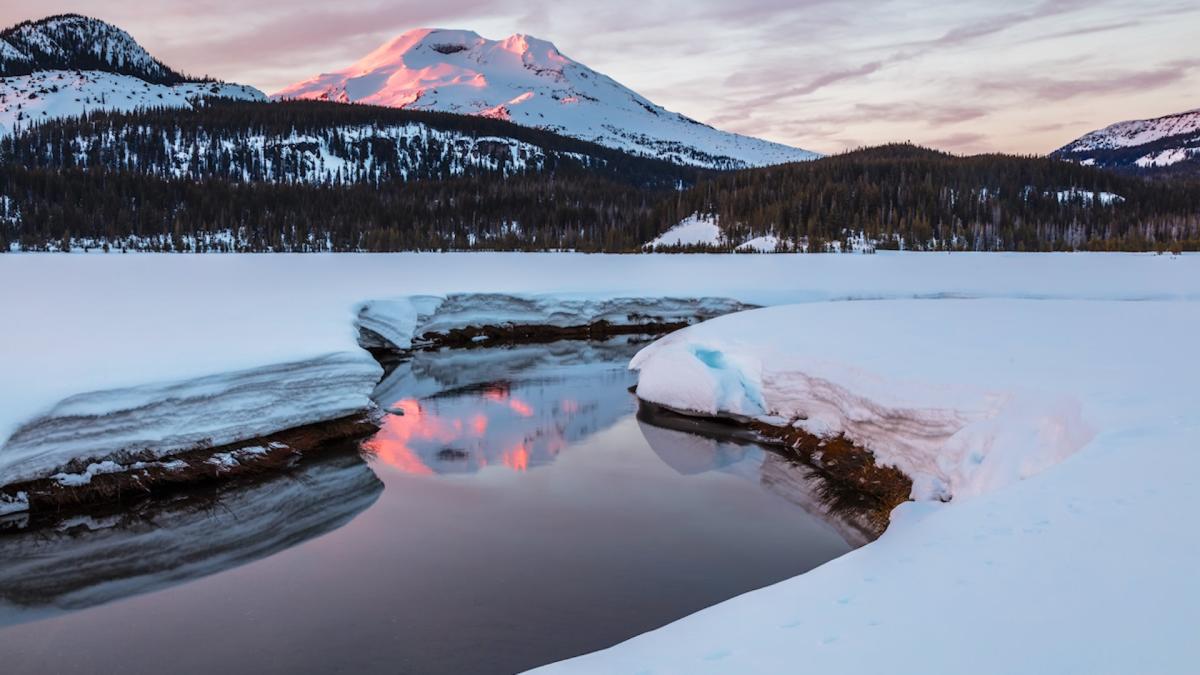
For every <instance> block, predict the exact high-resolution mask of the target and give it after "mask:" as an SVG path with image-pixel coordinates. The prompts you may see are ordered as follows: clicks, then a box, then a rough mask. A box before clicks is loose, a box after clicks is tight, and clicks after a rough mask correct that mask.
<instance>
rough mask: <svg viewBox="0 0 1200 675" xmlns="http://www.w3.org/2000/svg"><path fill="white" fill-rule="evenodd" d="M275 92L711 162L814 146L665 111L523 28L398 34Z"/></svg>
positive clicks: (772, 160)
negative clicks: (495, 36) (443, 115)
mask: <svg viewBox="0 0 1200 675" xmlns="http://www.w3.org/2000/svg"><path fill="white" fill-rule="evenodd" d="M273 98H277V99H288V98H304V99H321V100H330V101H340V102H354V103H370V104H375V105H385V106H391V107H398V108H410V109H416V110H434V111H442V112H451V113H459V114H466V115H482V116H486V117H496V118H501V119H505V120H509V121H512V122H516V123H518V124H523V125H526V126H533V127H538V128H542V129H546V130H549V131H553V132H556V133H560V134H563V135H567V136H572V137H575V138H580V139H583V140H587V141H592V142H594V143H598V144H600V145H605V146H608V147H610V148H615V149H618V150H623V151H626V152H632V153H637V154H643V155H651V156H655V157H660V158H662V159H668V160H671V161H674V162H677V163H681V164H689V165H695V166H705V167H713V168H744V167H749V166H763V165H769V164H780V163H784V162H794V161H801V160H808V159H813V158H815V157H817V156H818V155H816V154H815V153H813V152H809V151H807V150H801V149H799V148H793V147H790V146H787V145H782V144H779V143H773V142H770V141H764V140H762V139H758V138H751V137H749V136H742V135H740V134H734V133H729V132H725V131H720V130H718V129H714V128H713V127H710V126H708V125H706V124H703V123H700V122H697V121H696V120H693V119H691V118H689V117H686V116H684V115H681V114H679V113H675V112H671V111H669V110H666V109H665V108H663V107H662V106H659V105H656V104H654V103H652V102H651V101H649V100H647V99H646V98H644V97H643V96H641V95H639V94H637V93H636V92H634V91H632V90H630V89H628V88H627V87H624V86H622V85H621V84H620V83H618V82H616V81H615V80H613V79H612V78H610V77H608V76H607V75H603V74H601V73H598V72H596V71H594V70H592V69H591V68H588V67H587V66H585V65H583V64H581V63H578V62H576V61H574V60H572V59H570V58H568V57H567V56H564V55H563V53H562V52H560V51H559V50H558V48H557V47H555V46H554V45H553V44H551V43H550V42H546V41H545V40H539V39H537V38H534V37H531V36H528V35H520V34H517V35H512V36H509V37H508V38H505V39H503V40H488V39H486V38H483V37H480V36H479V35H478V34H477V33H474V32H471V31H466V30H443V29H429V28H422V29H417V30H413V31H409V32H407V33H404V34H403V35H401V36H400V37H398V38H396V39H394V40H392V41H391V42H388V43H387V44H384V45H383V46H382V47H380V48H378V49H376V50H375V51H373V52H371V53H370V54H368V55H367V56H365V57H364V58H363V59H362V60H360V61H358V62H357V63H355V64H354V65H352V66H350V67H348V68H345V69H342V70H339V71H336V72H333V73H325V74H321V75H317V76H316V77H313V78H310V79H308V80H305V81H303V82H298V83H296V84H293V85H291V86H289V87H287V88H285V89H283V90H282V91H279V92H277V93H275V94H274V95H273Z"/></svg>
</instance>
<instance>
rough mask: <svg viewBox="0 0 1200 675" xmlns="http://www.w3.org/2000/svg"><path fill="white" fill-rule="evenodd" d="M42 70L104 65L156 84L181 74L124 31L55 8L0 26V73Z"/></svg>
mask: <svg viewBox="0 0 1200 675" xmlns="http://www.w3.org/2000/svg"><path fill="white" fill-rule="evenodd" d="M43 70H95V71H104V72H109V73H116V74H119V75H133V76H135V77H138V78H141V79H143V80H146V81H147V82H154V83H159V84H173V83H177V82H184V81H186V80H187V78H186V77H184V76H183V75H181V74H180V73H178V72H176V71H174V70H171V69H170V68H168V67H167V66H165V65H164V64H163V63H162V62H161V61H159V60H158V59H156V58H154V57H153V56H151V55H150V53H149V52H147V51H146V50H145V48H143V47H142V46H141V45H140V44H138V42H137V40H134V39H133V36H131V35H130V34H129V33H126V32H125V31H123V30H121V29H120V28H118V27H116V26H114V25H112V24H111V23H108V22H106V21H102V20H100V19H96V18H93V17H89V16H83V15H81V14H56V15H54V16H48V17H46V18H43V19H37V20H33V21H24V22H21V23H19V24H17V25H15V26H11V27H9V28H6V29H4V30H3V31H0V76H3V77H10V76H14V75H28V74H31V73H34V72H37V71H43Z"/></svg>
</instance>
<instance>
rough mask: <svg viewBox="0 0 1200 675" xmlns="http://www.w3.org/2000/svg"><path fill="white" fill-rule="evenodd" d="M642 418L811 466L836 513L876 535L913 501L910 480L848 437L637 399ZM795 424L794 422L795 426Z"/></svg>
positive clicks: (826, 499)
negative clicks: (762, 448)
mask: <svg viewBox="0 0 1200 675" xmlns="http://www.w3.org/2000/svg"><path fill="white" fill-rule="evenodd" d="M638 416H639V418H640V419H644V420H646V421H647V422H649V423H651V424H656V425H659V426H664V427H667V428H670V429H675V430H678V431H687V432H690V433H696V434H700V435H707V436H712V437H717V438H723V439H728V440H733V441H735V442H745V443H757V444H760V445H763V446H765V447H767V448H769V449H771V450H774V451H775V452H778V453H779V454H781V455H783V456H784V457H785V458H786V459H788V460H791V461H793V462H796V463H797V464H799V465H801V466H803V467H806V468H808V469H809V470H810V471H811V472H812V473H814V474H815V475H816V477H817V478H819V479H820V484H821V497H822V501H823V502H824V504H825V506H826V507H827V508H828V509H829V511H830V513H832V514H842V516H843V517H844V518H848V519H849V520H850V521H852V523H851V524H852V525H854V526H855V527H858V528H859V529H862V530H864V531H865V532H868V533H869V534H871V535H872V537H873V538H874V537H878V536H879V535H881V534H883V532H884V530H886V529H887V526H888V522H889V518H890V515H891V512H892V509H894V508H896V507H897V506H899V505H900V504H902V503H904V502H906V501H909V498H910V497H909V495H910V494H911V493H912V480H911V479H910V478H909V477H908V476H906V475H904V473H902V472H901V471H900V470H899V469H896V468H895V467H890V466H881V465H880V464H878V463H877V462H876V460H875V454H874V453H873V452H871V451H870V450H868V449H866V448H863V447H860V446H857V445H855V444H854V443H852V442H850V441H849V440H848V439H846V438H845V436H835V437H831V438H822V437H819V436H814V435H812V434H810V433H808V432H806V431H803V430H801V429H798V428H796V427H794V426H792V424H791V423H788V424H786V425H773V424H767V423H765V422H761V421H758V420H753V419H750V418H746V417H742V416H734V415H703V414H698V413H695V412H692V411H686V410H678V409H675V408H672V407H670V406H664V405H661V404H658V403H653V402H650V401H646V400H644V399H642V398H638ZM794 421H795V420H792V421H791V422H794Z"/></svg>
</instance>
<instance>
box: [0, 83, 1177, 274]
mask: <svg viewBox="0 0 1200 675" xmlns="http://www.w3.org/2000/svg"><path fill="white" fill-rule="evenodd" d="M0 162H2V164H0V247H2V250H12V249H24V250H61V249H63V248H79V247H84V248H91V247H96V248H106V249H109V250H112V249H116V250H129V249H139V250H166V251H319V250H334V251H354V250H365V251H399V250H431V249H436V250H443V249H468V248H475V249H494V250H548V249H574V250H581V251H614V252H615V251H637V250H640V249H641V247H642V245H643V244H644V243H645V242H647V241H649V240H650V239H652V238H653V237H654V236H655V235H657V234H658V233H660V232H662V231H663V230H665V229H667V228H668V227H670V226H671V225H672V224H674V223H677V222H679V221H680V220H682V219H683V218H685V217H687V216H689V215H692V214H702V215H712V216H716V218H717V220H718V222H719V223H720V225H721V227H722V228H723V229H724V231H725V233H726V235H727V238H728V239H729V241H732V242H737V241H743V240H745V239H747V238H749V237H751V236H757V235H763V234H774V235H776V236H778V237H780V238H781V239H784V240H787V241H791V242H804V243H805V244H806V245H807V249H808V250H810V251H823V250H829V249H830V248H831V246H830V245H831V244H832V243H833V242H837V241H845V240H848V239H849V238H852V237H859V236H861V237H865V238H866V239H867V240H868V241H871V242H874V246H875V247H876V248H900V247H904V248H908V249H918V250H986V251H1005V250H1013V251H1057V250H1137V251H1143V250H1196V249H1198V248H1200V187H1198V184H1197V183H1196V182H1194V181H1193V180H1191V179H1179V180H1172V181H1164V180H1158V181H1147V180H1145V179H1143V178H1140V177H1137V176H1128V175H1118V174H1115V173H1110V172H1106V171H1104V170H1101V169H1095V168H1091V167H1084V166H1080V165H1078V164H1074V163H1070V162H1065V161H1061V160H1057V159H1050V158H1044V157H1018V156H1008V155H979V156H973V157H959V156H953V155H949V154H945V153H940V152H936V151H932V150H927V149H924V148H919V147H914V146H910V145H893V146H883V147H878V148H868V149H864V150H859V151H854V152H849V153H845V154H841V155H836V156H832V157H827V158H824V159H820V160H816V161H811V162H801V163H795V164H787V165H781V166H776V167H768V168H762V169H750V170H741V171H728V172H712V171H702V170H698V169H695V168H687V167H680V166H677V165H674V164H670V163H667V162H663V161H661V160H656V159H651V158H645V157H639V156H635V155H630V154H626V153H622V152H620V151H617V150H612V149H608V148H603V147H600V146H598V145H594V144H591V143H587V142H584V141H579V140H575V139H569V138H566V137H562V136H558V135H555V134H553V133H550V132H548V131H542V130H537V129H531V128H528V127H521V126H518V125H514V124H511V123H508V122H504V121H501V120H494V119H486V118H480V117H466V116H458V115H450V114H445V113H422V112H414V111H405V110H395V109H386V108H376V107H372V106H358V105H343V104H334V103H322V102H292V103H285V104H280V103H271V104H267V103H245V102H243V103H235V102H213V103H210V104H208V105H205V106H203V107H200V108H198V109H197V110H195V111H184V112H181V111H178V110H173V111H153V110H152V111H144V112H138V113H125V114H121V113H103V114H95V115H90V116H85V117H83V118H80V119H73V120H60V121H54V122H48V123H46V124H42V125H39V126H36V127H33V128H31V129H28V130H24V131H23V132H21V133H19V134H17V135H14V136H10V137H7V138H5V139H4V140H3V141H0Z"/></svg>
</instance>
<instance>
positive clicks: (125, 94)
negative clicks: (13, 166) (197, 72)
mask: <svg viewBox="0 0 1200 675" xmlns="http://www.w3.org/2000/svg"><path fill="white" fill-rule="evenodd" d="M213 97H221V98H236V99H242V100H265V98H266V97H265V96H264V95H263V93H262V92H261V91H259V90H257V89H255V88H253V87H248V86H245V85H239V84H227V83H224V82H215V81H206V80H193V79H189V78H187V77H185V76H183V75H181V74H180V73H178V72H176V71H174V70H172V69H170V68H168V67H167V66H165V65H163V63H162V62H161V61H159V60H158V59H156V58H154V57H153V56H151V55H150V54H149V53H148V52H147V51H146V50H145V49H144V48H143V47H142V46H141V45H139V44H138V43H137V41H136V40H134V39H133V37H131V36H130V35H129V34H128V33H126V32H125V31H123V30H121V29H120V28H117V27H116V26H113V25H112V24H109V23H106V22H104V21H100V20H98V19H92V18H88V17H84V16H79V15H75V14H66V15H60V16H53V17H49V18H46V19H41V20H39V21H27V22H25V23H21V24H18V25H16V26H13V27H11V28H8V29H5V30H4V31H0V136H3V135H6V134H9V133H12V132H13V131H14V130H16V129H18V128H21V127H28V126H30V125H33V124H38V123H40V122H45V121H47V120H51V119H55V118H60V117H73V116H78V115H81V114H84V113H86V112H90V111H93V110H122V111H128V110H135V109H140V108H162V107H168V108H187V107H191V106H192V105H193V103H194V102H195V101H197V100H199V99H204V98H213Z"/></svg>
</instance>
